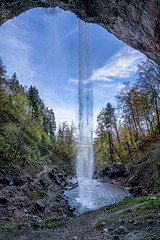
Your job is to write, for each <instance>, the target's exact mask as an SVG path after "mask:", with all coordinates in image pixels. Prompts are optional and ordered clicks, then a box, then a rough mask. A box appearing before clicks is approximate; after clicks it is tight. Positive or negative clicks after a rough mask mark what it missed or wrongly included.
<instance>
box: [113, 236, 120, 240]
mask: <svg viewBox="0 0 160 240" xmlns="http://www.w3.org/2000/svg"><path fill="white" fill-rule="evenodd" d="M112 240H120V238H119V237H118V236H114V237H113V238H112Z"/></svg>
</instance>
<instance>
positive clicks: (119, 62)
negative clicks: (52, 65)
mask: <svg viewBox="0 0 160 240" xmlns="http://www.w3.org/2000/svg"><path fill="white" fill-rule="evenodd" d="M145 58H146V57H145V56H144V55H143V54H142V53H140V52H138V51H137V50H135V49H133V48H131V47H129V46H126V47H123V48H121V49H120V50H119V51H118V52H117V53H116V54H115V55H113V56H112V57H110V58H109V59H108V60H107V61H106V63H105V65H104V66H103V67H102V68H98V69H96V70H94V71H93V73H92V81H100V82H113V81H114V79H126V78H131V77H132V75H133V74H135V72H136V71H137V65H138V64H139V63H140V62H141V61H144V60H145ZM68 82H71V83H75V84H77V83H78V79H73V78H70V79H69V80H68ZM105 85H106V84H104V85H103V86H104V87H105ZM106 86H107V87H109V84H107V85H106ZM111 86H112V84H111Z"/></svg>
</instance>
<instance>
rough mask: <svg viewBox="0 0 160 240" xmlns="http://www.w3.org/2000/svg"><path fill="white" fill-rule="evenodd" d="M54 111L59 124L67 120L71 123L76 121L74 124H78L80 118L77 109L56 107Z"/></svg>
mask: <svg viewBox="0 0 160 240" xmlns="http://www.w3.org/2000/svg"><path fill="white" fill-rule="evenodd" d="M53 111H54V113H55V118H56V122H57V125H58V124H60V123H63V122H65V121H67V123H69V124H71V123H72V122H74V124H75V125H77V123H78V119H77V114H76V111H75V110H73V109H69V108H65V107H54V108H53Z"/></svg>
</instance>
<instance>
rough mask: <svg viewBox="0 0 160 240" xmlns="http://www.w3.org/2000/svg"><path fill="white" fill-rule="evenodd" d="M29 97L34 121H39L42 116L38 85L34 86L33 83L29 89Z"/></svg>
mask: <svg viewBox="0 0 160 240" xmlns="http://www.w3.org/2000/svg"><path fill="white" fill-rule="evenodd" d="M28 99H29V101H30V106H31V111H32V113H31V115H32V119H33V121H38V120H39V116H40V103H41V100H40V96H39V92H38V90H37V89H36V87H33V86H32V85H31V86H30V88H29V89H28Z"/></svg>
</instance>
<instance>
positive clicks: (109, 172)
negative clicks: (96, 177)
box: [103, 165, 113, 178]
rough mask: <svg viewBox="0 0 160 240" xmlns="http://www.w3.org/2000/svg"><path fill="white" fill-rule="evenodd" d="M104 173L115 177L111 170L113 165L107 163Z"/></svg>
mask: <svg viewBox="0 0 160 240" xmlns="http://www.w3.org/2000/svg"><path fill="white" fill-rule="evenodd" d="M103 174H105V176H107V177H109V178H111V177H113V173H112V170H111V167H110V166H109V165H105V167H104V169H103Z"/></svg>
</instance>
